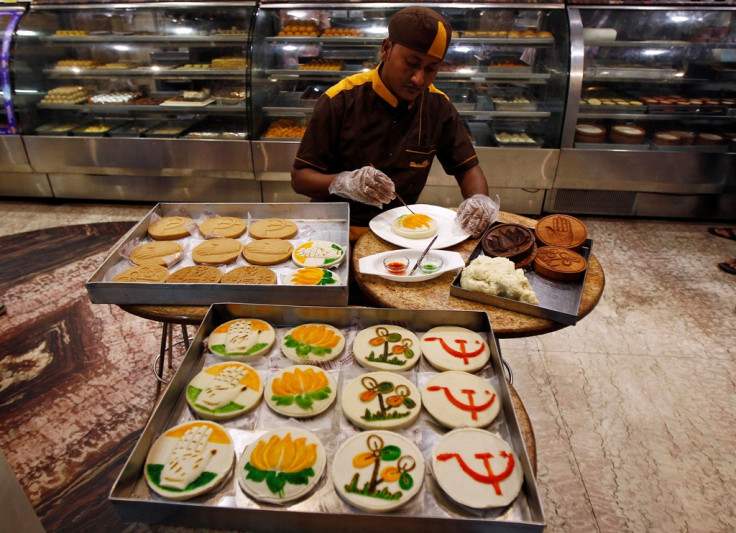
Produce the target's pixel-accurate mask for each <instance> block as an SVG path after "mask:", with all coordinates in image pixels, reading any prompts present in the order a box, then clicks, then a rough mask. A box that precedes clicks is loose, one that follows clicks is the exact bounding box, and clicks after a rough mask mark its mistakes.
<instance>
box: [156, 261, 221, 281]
mask: <svg viewBox="0 0 736 533" xmlns="http://www.w3.org/2000/svg"><path fill="white" fill-rule="evenodd" d="M220 279H222V272H220V269H218V268H217V267H213V266H208V265H194V266H188V267H184V268H180V269H179V270H177V271H176V272H174V273H173V274H171V276H169V283H220Z"/></svg>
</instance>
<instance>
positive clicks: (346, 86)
mask: <svg viewBox="0 0 736 533" xmlns="http://www.w3.org/2000/svg"><path fill="white" fill-rule="evenodd" d="M371 72H372V71H370V70H369V71H368V72H358V73H357V74H353V75H352V76H348V77H347V78H345V79H343V80H341V81H340V82H338V83H336V84H335V85H333V86H332V87H330V88H329V89H327V90H326V91H325V94H326V95H327V96H329V97H330V98H334V97H335V96H337V95H338V94H340V93H341V92H342V91H349V90H350V89H353V88H354V87H357V86H358V85H363V84H364V83H367V82H369V81H371Z"/></svg>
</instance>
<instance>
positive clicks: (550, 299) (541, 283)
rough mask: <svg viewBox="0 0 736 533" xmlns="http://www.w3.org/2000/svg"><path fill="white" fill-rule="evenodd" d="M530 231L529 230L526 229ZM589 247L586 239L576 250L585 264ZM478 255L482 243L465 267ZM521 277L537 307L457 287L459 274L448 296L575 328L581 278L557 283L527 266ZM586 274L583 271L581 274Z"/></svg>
mask: <svg viewBox="0 0 736 533" xmlns="http://www.w3.org/2000/svg"><path fill="white" fill-rule="evenodd" d="M530 229H533V228H530ZM592 248H593V241H592V240H591V239H586V241H585V243H584V244H583V246H582V248H581V249H580V250H577V252H578V253H579V254H580V255H582V256H583V257H584V258H585V260H586V261H587V260H588V259H589V258H590V252H591V249H592ZM479 255H485V252H484V251H483V246H482V243H481V242H479V243H478V246H476V247H475V250H473V253H472V254H470V257H468V260H467V262H466V265H467V264H469V263H470V262H472V261H473V260H474V259H475V258H476V257H478V256H479ZM524 274H525V275H526V278H527V279H528V280H529V283H530V284H531V286H532V289H534V293H535V294H536V295H537V299H538V300H539V305H532V304H528V303H526V302H519V301H517V300H511V299H510V298H502V297H500V296H494V295H492V294H486V293H483V292H477V291H470V290H468V289H463V288H462V287H461V286H460V277H461V276H462V271H460V272H459V273H458V275H457V276H456V277H455V279H454V281H453V282H452V285H450V294H451V295H453V296H456V297H458V298H465V299H466V300H473V301H474V302H481V303H485V304H489V305H495V306H496V307H501V308H503V309H509V310H510V311H516V312H518V313H524V314H526V315H532V316H536V317H539V318H546V319H547V320H554V321H555V322H560V323H561V324H567V325H569V326H572V325H575V323H577V321H578V309H579V308H580V299H581V297H582V295H583V285H584V283H585V275H583V277H582V278H581V279H579V280H576V281H557V280H553V279H549V278H545V277H544V276H540V275H539V274H537V273H536V272H535V271H534V270H533V269H532V268H530V267H527V269H526V270H525V272H524ZM585 274H586V275H587V270H586V272H585Z"/></svg>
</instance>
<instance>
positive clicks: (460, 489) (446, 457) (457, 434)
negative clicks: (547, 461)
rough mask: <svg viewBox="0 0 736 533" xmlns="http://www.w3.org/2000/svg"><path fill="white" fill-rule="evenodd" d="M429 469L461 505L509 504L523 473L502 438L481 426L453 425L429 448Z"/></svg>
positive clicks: (440, 484) (514, 496)
mask: <svg viewBox="0 0 736 533" xmlns="http://www.w3.org/2000/svg"><path fill="white" fill-rule="evenodd" d="M432 473H433V474H434V478H435V479H436V480H437V483H438V484H439V486H440V487H441V488H442V490H443V491H444V492H445V493H446V494H447V495H448V496H449V497H450V498H452V499H453V500H455V501H456V502H457V503H459V504H461V505H465V506H467V507H472V508H474V509H491V508H494V507H503V506H506V505H508V504H510V503H511V502H512V501H514V499H516V496H517V495H518V494H519V491H520V490H521V485H522V483H523V481H524V477H523V474H522V471H521V464H519V458H518V456H517V455H516V453H515V452H514V450H513V448H512V447H511V445H510V444H508V443H507V442H506V441H504V440H503V439H501V438H500V437H497V436H496V435H494V434H493V433H490V432H488V431H485V430H482V429H475V428H463V429H455V430H453V431H450V432H449V433H447V434H445V435H444V436H443V437H442V438H441V439H440V441H439V442H438V443H437V446H435V448H434V450H432Z"/></svg>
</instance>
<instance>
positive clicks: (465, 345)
mask: <svg viewBox="0 0 736 533" xmlns="http://www.w3.org/2000/svg"><path fill="white" fill-rule="evenodd" d="M420 346H421V347H422V355H424V358H425V359H426V360H427V361H429V364H431V365H432V366H433V367H435V368H436V369H438V370H462V371H464V372H475V371H476V370H480V369H481V368H483V367H484V366H485V365H486V363H487V362H488V359H489V358H490V357H491V350H490V348H489V347H488V344H487V343H486V341H485V340H484V339H483V337H481V336H480V335H479V334H478V333H476V332H475V331H472V330H470V329H467V328H462V327H460V326H438V327H436V328H432V329H430V330H429V331H427V332H426V333H425V334H424V335H422V340H421V341H420Z"/></svg>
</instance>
